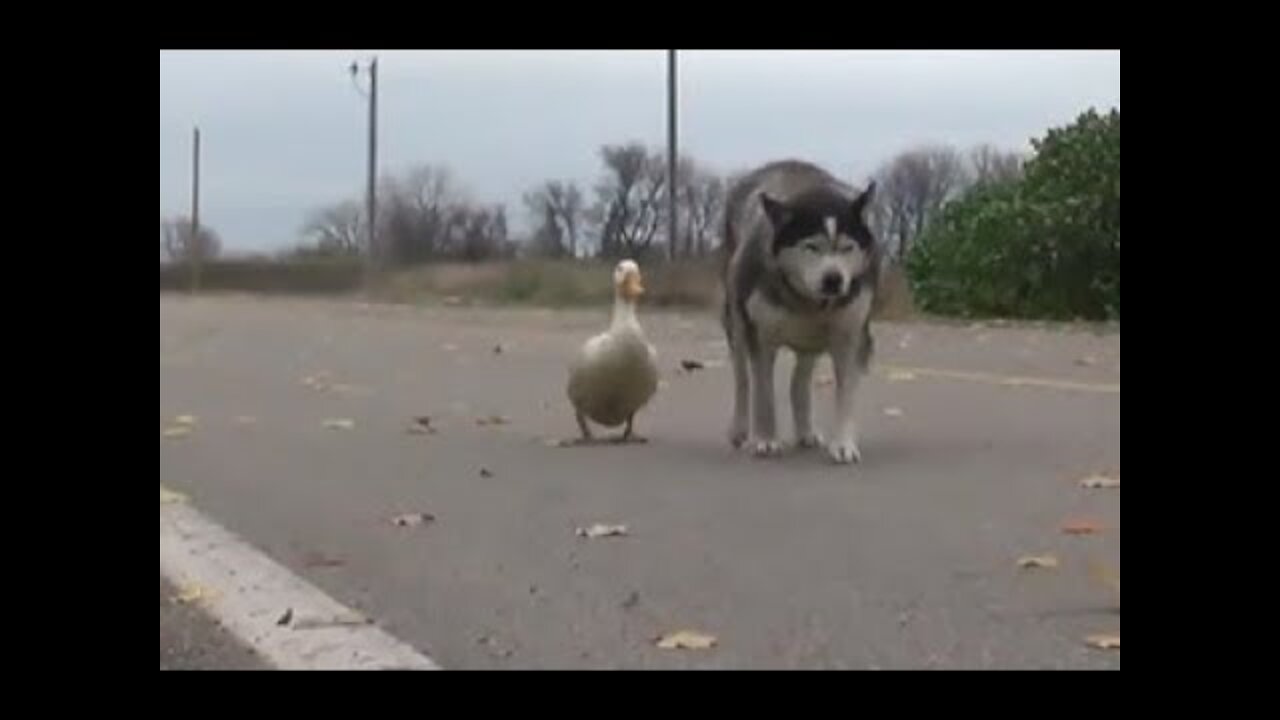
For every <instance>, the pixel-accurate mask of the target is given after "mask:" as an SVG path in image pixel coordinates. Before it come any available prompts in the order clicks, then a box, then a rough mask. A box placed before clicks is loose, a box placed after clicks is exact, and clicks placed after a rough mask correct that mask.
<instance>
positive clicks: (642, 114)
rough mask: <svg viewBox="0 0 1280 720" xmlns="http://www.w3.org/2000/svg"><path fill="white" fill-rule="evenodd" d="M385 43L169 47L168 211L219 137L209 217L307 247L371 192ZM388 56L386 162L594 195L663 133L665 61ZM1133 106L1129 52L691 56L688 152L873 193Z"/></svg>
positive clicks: (184, 197) (252, 235) (481, 196)
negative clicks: (197, 147)
mask: <svg viewBox="0 0 1280 720" xmlns="http://www.w3.org/2000/svg"><path fill="white" fill-rule="evenodd" d="M370 54H371V51H351V52H346V51H307V52H303V51H262V52H248V51H201V52H194V51H162V52H161V53H160V214H161V215H162V216H164V215H171V214H177V213H185V212H187V205H188V202H189V195H190V160H191V151H190V138H191V127H192V125H194V124H199V125H200V127H201V132H202V136H203V137H202V143H203V154H202V158H201V161H202V162H201V164H202V178H201V182H202V193H201V217H202V220H204V221H205V222H207V223H208V224H209V225H211V226H213V227H214V228H215V229H217V230H218V231H219V232H220V233H221V235H222V237H223V243H224V246H225V247H226V248H227V249H228V250H232V251H243V250H273V249H278V248H282V247H285V246H288V245H291V244H294V243H296V242H297V240H298V228H299V226H300V224H301V223H302V221H303V219H304V217H305V215H306V213H307V211H308V210H310V209H312V208H315V207H317V206H320V205H324V204H327V203H331V202H334V201H338V200H342V199H346V198H352V199H359V198H360V197H361V193H362V192H363V188H364V178H365V132H366V124H365V123H366V105H365V102H364V100H363V99H362V98H361V96H360V95H359V94H358V93H357V91H356V89H355V88H354V87H353V86H352V82H351V78H350V76H349V75H348V73H347V66H348V65H349V64H350V62H351V60H352V59H355V58H362V59H363V58H367V57H368V56H369V55H370ZM377 54H378V56H379V57H380V62H379V64H380V74H379V85H380V87H379V94H380V103H379V104H380V116H381V117H380V122H379V132H380V144H379V153H380V162H381V168H382V169H383V171H395V170H398V169H402V168H405V167H407V166H409V165H412V164H415V163H422V162H429V163H433V164H445V165H448V166H449V167H450V168H452V169H453V171H454V173H455V175H456V176H457V177H458V179H459V180H460V181H462V183H463V185H464V186H465V187H466V188H467V189H468V190H469V191H470V192H471V194H472V195H473V196H474V197H475V198H476V199H477V200H480V201H484V202H505V203H506V204H507V205H508V213H509V215H510V216H511V220H512V225H513V227H514V228H516V229H520V228H523V227H524V226H525V225H526V218H525V213H524V209H523V206H522V205H521V203H520V196H521V194H522V193H523V192H524V191H525V190H527V189H528V188H529V187H531V186H533V185H535V184H537V183H538V182H539V181H541V180H543V179H547V178H560V179H574V180H578V181H579V182H580V184H581V185H582V186H583V188H584V190H587V189H588V188H589V187H590V185H591V184H592V182H593V181H594V180H595V178H596V177H597V176H598V174H599V172H600V169H599V168H600V162H599V156H598V154H597V151H598V148H599V147H600V146H601V145H602V144H605V143H618V142H624V141H628V140H640V141H643V142H645V143H647V144H650V145H653V146H663V145H664V143H665V137H666V115H665V113H666V86H665V83H666V52H665V51H663V50H651V51H616V50H614V51H551V50H531V51H491V50H473V51H395V52H378V53H377ZM1119 105H1120V53H1119V51H1114V52H1097V51H1090V52H1040V51H1008V52H976V51H958V52H897V51H895V52H887V51H860V52H855V51H822V52H818V51H795V52H790V51H788V52H783V51H777V50H762V51H732V52H730V51H692V50H690V51H681V53H680V142H681V151H682V154H683V153H686V152H687V153H688V154H691V155H692V156H694V157H695V158H696V159H698V160H700V161H701V162H703V163H704V164H706V165H708V166H709V167H711V168H712V169H714V170H717V171H720V172H726V171H736V170H741V169H744V168H748V167H750V166H752V165H754V164H757V163H760V162H765V161H768V160H771V159H776V158H780V157H799V158H806V159H810V160H814V161H817V162H819V163H820V164H823V165H825V166H827V167H828V168H830V169H831V170H832V171H834V172H836V173H837V174H839V175H840V176H842V177H844V178H845V179H848V180H853V181H858V182H861V180H862V179H863V178H865V177H866V175H868V174H869V173H871V172H873V171H874V170H875V168H876V167H877V166H878V165H879V164H880V163H882V162H884V161H885V160H887V159H889V158H890V157H892V156H893V155H894V154H896V153H897V152H900V151H902V150H904V149H907V148H909V147H911V146H913V145H917V144H920V143H933V142H943V143H950V144H953V145H956V146H960V147H966V146H969V145H973V144H976V143H981V142H990V143H993V144H995V145H998V146H1000V147H1003V148H1007V149H1020V150H1028V149H1029V146H1028V140H1029V139H1030V138H1032V137H1035V136H1039V135H1041V134H1042V133H1043V132H1044V130H1045V129H1046V128H1048V127H1051V126H1055V125H1062V124H1065V123H1067V122H1070V121H1071V120H1073V119H1074V118H1075V116H1076V115H1077V114H1078V113H1080V112H1082V111H1084V110H1085V109H1087V108H1089V107H1091V106H1092V107H1096V108H1098V109H1099V110H1104V109H1108V108H1111V107H1119Z"/></svg>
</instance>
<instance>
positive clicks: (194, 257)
mask: <svg viewBox="0 0 1280 720" xmlns="http://www.w3.org/2000/svg"><path fill="white" fill-rule="evenodd" d="M203 255H204V248H202V247H201V243H200V128H199V126H197V127H195V128H193V132H192V142H191V235H190V236H189V237H188V238H187V262H189V263H190V264H191V292H192V293H196V292H199V291H200V262H201V260H202V259H203V258H202V257H201V256H203Z"/></svg>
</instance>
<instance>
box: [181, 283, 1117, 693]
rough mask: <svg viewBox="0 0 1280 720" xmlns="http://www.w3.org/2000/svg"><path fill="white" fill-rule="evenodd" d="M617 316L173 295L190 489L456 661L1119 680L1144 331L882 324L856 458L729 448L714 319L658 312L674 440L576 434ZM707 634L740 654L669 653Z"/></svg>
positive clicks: (666, 411)
mask: <svg viewBox="0 0 1280 720" xmlns="http://www.w3.org/2000/svg"><path fill="white" fill-rule="evenodd" d="M607 316H608V309H607V308H602V309H600V310H598V311H594V312H586V311H575V312H552V311H543V310H484V309H473V308H430V309H428V308H408V307H391V306H366V305H361V304H357V303H344V302H336V301H332V302H331V301H310V300H264V299H255V298H242V297H226V298H200V299H191V298H186V297H180V296H166V295H162V296H161V298H160V418H161V428H162V430H163V429H164V428H165V427H169V426H171V424H172V421H173V419H174V418H175V417H176V416H179V415H192V416H195V424H194V426H193V427H192V429H191V431H190V433H189V434H188V435H186V436H184V437H179V438H165V437H162V438H161V440H160V480H161V483H163V484H165V485H167V486H169V487H172V488H174V489H176V490H179V491H181V492H183V493H185V494H187V495H189V496H190V497H191V502H193V503H194V504H195V505H196V507H198V508H199V509H200V510H202V511H203V512H205V513H207V514H208V515H209V516H210V517H212V518H213V519H215V520H216V521H218V522H219V523H221V524H222V525H224V526H225V527H227V528H228V529H230V530H232V531H234V532H236V533H238V534H240V535H241V536H243V537H244V538H245V539H246V540H248V541H249V542H251V543H253V544H254V545H255V546H256V547H258V548H259V549H261V550H262V551H264V552H266V553H267V554H268V555H270V556H271V557H273V558H274V559H276V560H277V561H279V562H281V563H282V564H284V565H286V566H287V567H289V568H290V569H292V570H293V571H295V572H296V573H298V574H299V575H301V576H303V577H305V578H306V579H308V580H310V581H311V582H313V583H315V584H316V585H318V586H319V587H320V588H322V589H323V590H324V591H326V592H328V593H329V594H331V595H332V596H333V597H334V598H335V599H337V600H339V601H340V602H342V603H345V604H347V605H348V606H351V607H354V608H357V609H359V610H360V611H362V612H364V613H366V614H367V615H369V616H371V617H373V618H375V619H376V620H377V622H378V623H379V624H380V625H381V626H382V627H383V628H385V629H387V630H388V631H389V632H391V633H393V634H394V635H396V636H397V637H399V638H401V639H403V640H404V641H406V642H408V643H410V644H412V645H414V646H415V647H417V648H418V649H420V650H421V651H422V652H424V653H426V654H428V655H430V656H431V657H432V658H434V659H435V660H436V661H437V662H439V663H440V664H441V665H443V666H444V667H446V668H579V667H582V668H806V669H808V668H814V669H818V668H854V669H870V668H883V669H897V668H965V669H969V668H1081V669H1087V668H1100V669H1105V668H1114V669H1118V668H1119V667H1120V654H1119V651H1118V650H1109V651H1105V650H1098V649H1094V648H1091V647H1089V646H1088V645H1087V644H1086V643H1085V640H1084V639H1085V637H1086V636H1088V635H1091V634H1095V633H1114V634H1116V635H1118V634H1119V627H1120V616H1119V598H1118V595H1117V594H1116V592H1115V591H1113V590H1112V589H1111V588H1109V587H1108V586H1107V585H1106V584H1105V583H1102V582H1100V581H1099V580H1098V579H1097V578H1096V577H1095V574H1096V573H1094V572H1092V571H1091V568H1096V567H1098V566H1102V567H1105V568H1108V569H1109V570H1110V571H1111V572H1114V573H1116V574H1117V576H1118V573H1119V569H1120V494H1119V490H1118V489H1086V488H1082V487H1080V486H1079V481H1080V479H1081V478H1083V477H1085V476H1088V475H1091V474H1094V473H1098V472H1108V473H1112V474H1114V475H1115V476H1117V477H1118V475H1119V469H1120V393H1119V383H1120V336H1119V332H1118V330H1116V331H1110V332H1105V333H1101V332H1093V331H1088V330H1080V329H1075V330H1068V329H1061V328H1030V327H992V326H987V325H974V326H969V325H957V326H942V325H927V324H896V325H893V324H887V325H881V326H879V327H878V329H877V331H876V335H877V342H878V346H879V355H878V358H877V365H876V366H875V368H874V369H873V374H872V376H871V377H870V378H869V379H868V380H867V381H866V382H864V384H863V394H862V395H861V397H860V400H859V416H860V418H861V433H862V443H861V447H862V451H863V462H862V464H861V465H858V466H852V467H850V466H835V465H833V464H830V463H829V462H827V461H826V459H825V456H824V455H823V454H821V453H819V452H816V451H801V452H790V453H788V454H786V455H784V456H783V457H781V458H777V459H771V460H757V459H754V458H751V457H749V456H747V455H745V454H742V453H737V452H734V451H732V450H731V449H730V448H729V446H728V443H727V442H726V439H725V431H726V428H727V422H728V419H729V408H730V400H731V395H730V393H731V387H730V382H731V379H730V378H731V373H730V370H729V368H728V367H727V366H726V364H725V358H726V353H725V348H724V343H723V340H722V336H721V333H720V331H719V328H718V325H717V322H716V319H715V317H714V314H713V313H683V314H675V313H659V312H655V311H643V310H642V314H641V321H642V323H643V324H644V326H645V327H646V330H647V331H648V333H649V335H650V338H651V340H653V341H654V342H655V344H656V345H657V346H658V349H659V353H660V355H661V358H662V363H663V382H662V385H661V386H660V390H659V393H658V396H657V398H656V399H655V401H654V402H653V404H652V406H651V407H650V408H649V409H648V410H647V411H645V412H644V413H643V415H642V416H641V417H640V418H639V419H638V422H637V431H638V432H640V433H642V434H644V435H646V436H648V437H649V438H650V443H649V444H647V445H633V446H611V447H589V448H564V447H554V446H553V441H554V440H556V439H559V438H565V437H571V436H573V434H574V433H575V432H576V426H575V423H574V421H573V416H572V413H571V411H570V410H569V408H568V404H567V401H566V400H565V398H564V382H565V379H566V370H565V367H566V362H567V360H568V358H569V356H570V355H571V353H572V352H573V351H574V350H575V348H576V347H577V345H578V344H579V343H580V342H581V341H582V340H584V339H585V338H586V337H588V336H589V335H591V334H592V333H594V332H597V331H598V330H600V329H602V327H603V326H604V324H605V323H606V322H607ZM684 359H695V360H699V361H702V362H704V363H706V364H707V367H706V368H705V369H702V370H696V371H693V372H685V371H683V370H680V369H679V366H680V361H681V360H684ZM779 365H780V368H779V380H778V383H777V385H778V393H779V399H780V400H783V399H785V393H786V386H787V385H786V377H785V376H784V375H782V373H784V372H787V371H789V369H790V362H789V360H784V361H783V362H780V363H779ZM818 375H819V376H820V377H822V376H825V375H829V366H828V365H826V364H825V363H824V364H821V365H820V366H819V372H818ZM830 393H831V389H830V388H829V387H820V388H818V389H817V390H816V392H815V405H816V406H817V407H818V408H819V418H820V427H822V428H826V427H827V426H828V423H829V420H830V410H831V404H832V403H831V395H830ZM779 407H780V408H782V409H783V412H781V413H780V417H779V423H780V428H781V430H782V431H783V433H784V438H785V437H787V434H788V433H789V431H790V417H789V411H787V410H786V407H787V406H786V405H785V404H784V403H782V402H780V403H779ZM417 416H429V417H430V419H431V420H430V424H431V426H432V428H433V429H434V431H435V432H434V434H411V433H409V432H406V425H407V424H409V423H410V421H411V419H412V418H414V417H417ZM495 416H497V417H499V418H500V419H501V420H500V422H498V423H489V422H484V423H481V422H478V420H482V419H486V418H492V417H495ZM326 420H350V421H352V425H351V426H350V427H349V429H342V428H333V427H326V426H325V421H326ZM410 512H425V513H429V514H430V515H431V516H433V517H434V521H433V522H428V523H425V524H423V525H420V526H416V527H397V526H395V525H394V524H393V523H391V522H390V518H392V517H393V516H396V515H398V514H401V513H410ZM1080 521H1085V522H1087V523H1091V524H1096V525H1097V527H1098V528H1099V529H1100V532H1096V533H1093V534H1088V535H1074V534H1068V533H1065V532H1063V530H1062V525H1063V524H1064V523H1074V522H1080ZM597 522H599V523H610V524H613V523H617V524H625V525H626V526H627V527H628V531H629V534H628V535H626V536H624V537H607V538H595V539H587V538H580V537H577V536H576V535H575V529H576V528H578V527H581V526H586V525H590V524H592V523H597ZM1044 554H1052V555H1054V556H1055V557H1056V558H1057V559H1058V560H1059V565H1058V567H1057V568H1053V569H1029V570H1028V569H1020V568H1019V566H1018V561H1019V559H1020V558H1022V557H1023V556H1027V555H1044ZM161 592H162V613H161V640H162V658H161V664H162V667H163V666H164V662H165V661H164V657H163V652H164V623H165V615H164V605H163V596H164V589H163V585H162V591H161ZM685 629H687V630H697V631H700V632H703V633H706V634H709V635H714V636H715V637H716V638H717V643H716V645H715V647H714V648H712V649H710V650H702V651H697V650H664V649H660V648H658V647H656V646H655V643H654V639H655V638H656V637H658V636H661V635H663V634H666V633H668V632H672V631H676V630H685Z"/></svg>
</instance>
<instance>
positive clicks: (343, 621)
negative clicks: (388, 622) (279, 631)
mask: <svg viewBox="0 0 1280 720" xmlns="http://www.w3.org/2000/svg"><path fill="white" fill-rule="evenodd" d="M371 622H373V621H372V620H370V619H369V618H367V617H365V616H364V615H361V614H360V613H358V612H354V611H353V612H346V613H340V614H338V615H331V616H329V617H302V618H298V619H297V620H294V621H293V629H294V630H313V629H315V628H325V627H339V626H344V625H368V624H369V623H371Z"/></svg>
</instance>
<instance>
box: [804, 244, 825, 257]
mask: <svg viewBox="0 0 1280 720" xmlns="http://www.w3.org/2000/svg"><path fill="white" fill-rule="evenodd" d="M804 249H805V250H808V251H809V252H811V253H813V254H814V255H817V254H818V253H820V252H822V248H819V247H818V246H817V245H805V246H804Z"/></svg>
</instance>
